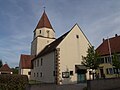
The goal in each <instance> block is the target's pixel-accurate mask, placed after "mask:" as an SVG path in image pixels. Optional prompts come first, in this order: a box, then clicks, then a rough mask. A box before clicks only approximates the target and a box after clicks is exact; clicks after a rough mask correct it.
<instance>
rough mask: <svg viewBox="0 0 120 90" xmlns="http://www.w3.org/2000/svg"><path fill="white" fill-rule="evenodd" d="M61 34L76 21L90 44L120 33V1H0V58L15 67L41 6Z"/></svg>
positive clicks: (25, 51)
mask: <svg viewBox="0 0 120 90" xmlns="http://www.w3.org/2000/svg"><path fill="white" fill-rule="evenodd" d="M44 6H45V7H46V13H47V15H48V17H49V19H50V21H51V24H52V26H53V28H54V30H55V31H56V37H59V36H61V35H62V34H63V33H65V32H67V31H68V30H70V29H71V28H72V26H73V25H74V24H75V23H78V24H79V26H80V27H81V29H82V31H83V32H84V33H85V35H86V36H87V38H88V39H89V41H90V42H91V43H92V45H93V46H95V47H97V46H98V45H99V44H101V43H102V39H103V38H107V37H113V36H114V35H115V34H118V35H120V0H0V59H2V60H3V63H5V62H6V63H8V64H9V65H10V67H15V66H18V63H19V60H20V54H21V53H23V54H30V45H31V41H32V38H33V31H34V29H35V27H36V25H37V23H38V21H39V19H40V17H41V15H42V13H43V7H44Z"/></svg>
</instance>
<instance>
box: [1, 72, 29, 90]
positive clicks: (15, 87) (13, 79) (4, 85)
mask: <svg viewBox="0 0 120 90" xmlns="http://www.w3.org/2000/svg"><path fill="white" fill-rule="evenodd" d="M27 84H28V77H27V76H26V75H10V74H6V75H0V90H25V88H26V85H27Z"/></svg>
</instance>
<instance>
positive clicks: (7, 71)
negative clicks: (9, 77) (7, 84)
mask: <svg viewBox="0 0 120 90" xmlns="http://www.w3.org/2000/svg"><path fill="white" fill-rule="evenodd" d="M0 74H13V72H12V70H11V69H10V67H9V66H8V64H4V65H3V66H2V67H1V68H0Z"/></svg>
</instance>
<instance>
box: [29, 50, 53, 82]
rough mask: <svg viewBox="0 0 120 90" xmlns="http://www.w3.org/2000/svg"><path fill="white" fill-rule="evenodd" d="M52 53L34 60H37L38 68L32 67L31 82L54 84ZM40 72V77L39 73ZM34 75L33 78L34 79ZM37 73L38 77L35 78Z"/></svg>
mask: <svg viewBox="0 0 120 90" xmlns="http://www.w3.org/2000/svg"><path fill="white" fill-rule="evenodd" d="M54 57H55V56H54V52H51V53H49V54H47V55H45V56H42V57H40V58H38V59H36V60H39V66H37V67H34V68H33V69H32V76H31V79H32V80H36V81H41V82H45V83H54V82H55V76H53V71H54V67H55V66H54ZM41 58H42V59H43V62H42V66H41ZM41 72H42V77H41V76H40V73H41ZM34 73H35V77H34ZM37 73H38V76H37Z"/></svg>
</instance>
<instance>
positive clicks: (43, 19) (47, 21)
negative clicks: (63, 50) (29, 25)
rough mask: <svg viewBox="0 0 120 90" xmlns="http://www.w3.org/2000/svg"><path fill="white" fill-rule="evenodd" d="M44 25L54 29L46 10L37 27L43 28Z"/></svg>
mask: <svg viewBox="0 0 120 90" xmlns="http://www.w3.org/2000/svg"><path fill="white" fill-rule="evenodd" d="M43 27H46V28H50V29H53V28H52V25H51V24H50V21H49V19H48V17H47V14H46V12H45V11H44V12H43V15H42V17H41V19H40V21H39V22H38V24H37V26H36V29H39V28H43Z"/></svg>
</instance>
